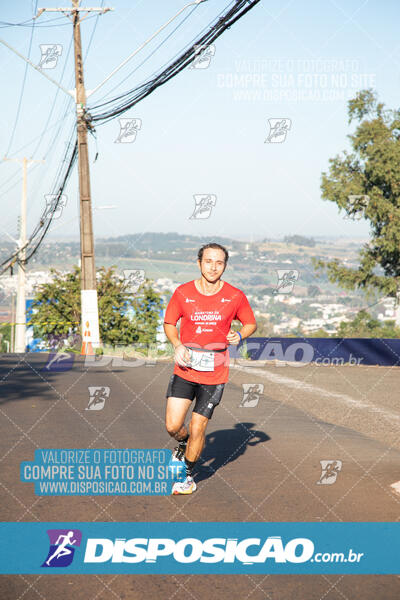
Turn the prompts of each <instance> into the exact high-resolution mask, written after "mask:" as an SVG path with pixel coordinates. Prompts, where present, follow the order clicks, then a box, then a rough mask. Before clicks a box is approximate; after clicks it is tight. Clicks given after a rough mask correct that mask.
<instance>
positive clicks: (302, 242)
mask: <svg viewBox="0 0 400 600" xmlns="http://www.w3.org/2000/svg"><path fill="white" fill-rule="evenodd" d="M283 241H284V242H286V244H296V246H309V247H310V248H314V246H315V240H313V239H312V238H307V237H304V235H286V236H285V237H284V238H283Z"/></svg>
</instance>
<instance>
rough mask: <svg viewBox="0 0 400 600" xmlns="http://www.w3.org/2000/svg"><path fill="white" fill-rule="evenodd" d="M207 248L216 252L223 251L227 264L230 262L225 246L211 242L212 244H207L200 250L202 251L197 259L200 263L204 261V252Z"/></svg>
mask: <svg viewBox="0 0 400 600" xmlns="http://www.w3.org/2000/svg"><path fill="white" fill-rule="evenodd" d="M207 248H214V249H215V250H222V252H223V253H224V254H225V264H226V263H227V262H228V258H229V254H228V250H227V249H226V248H224V246H221V244H217V243H216V242H211V243H210V244H205V245H204V246H202V247H201V248H200V250H199V251H198V253H197V258H198V259H199V261H200V262H201V261H202V259H203V252H204V250H207Z"/></svg>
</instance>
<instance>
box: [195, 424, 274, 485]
mask: <svg viewBox="0 0 400 600" xmlns="http://www.w3.org/2000/svg"><path fill="white" fill-rule="evenodd" d="M255 425H256V424H255V423H235V426H234V427H233V428H232V429H221V430H219V431H214V432H213V433H209V434H208V435H206V443H205V446H204V450H203V453H202V455H201V459H200V462H201V465H199V466H198V470H197V474H196V481H203V480H204V479H208V478H209V477H211V476H212V475H214V473H215V472H216V471H218V469H219V468H220V467H222V466H224V465H226V464H228V463H230V462H233V461H234V460H236V459H237V458H239V456H242V454H244V453H245V452H246V450H247V447H248V446H256V445H257V444H262V443H263V442H268V440H270V439H271V438H270V437H269V435H267V434H266V433H265V432H264V431H259V430H257V429H253V427H254V426H255Z"/></svg>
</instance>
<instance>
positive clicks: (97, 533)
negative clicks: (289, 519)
mask: <svg viewBox="0 0 400 600" xmlns="http://www.w3.org/2000/svg"><path fill="white" fill-rule="evenodd" d="M0 528H1V539H2V544H1V550H0V573H3V574H5V573H7V574H11V573H26V574H28V573H41V574H43V575H44V574H51V573H56V574H62V573H65V574H72V573H88V574H90V573H98V574H100V573H102V574H106V573H126V574H127V573H134V574H145V573H162V574H167V573H170V574H179V573H188V574H195V573H204V574H205V573H207V574H231V573H232V574H233V573H236V574H245V573H287V574H291V573H294V574H303V573H304V574H305V573H319V574H321V573H342V574H346V573H347V574H400V564H399V563H400V523H397V522H396V523H254V522H252V523H162V522H160V523H132V522H129V523H128V522H127V523H58V522H57V523H21V522H18V523H2V524H1V525H0Z"/></svg>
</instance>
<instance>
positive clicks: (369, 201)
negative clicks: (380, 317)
mask: <svg viewBox="0 0 400 600" xmlns="http://www.w3.org/2000/svg"><path fill="white" fill-rule="evenodd" d="M348 115H349V124H350V123H352V122H353V121H354V120H355V121H356V122H357V123H358V124H357V126H356V129H355V131H354V133H353V134H352V135H349V136H348V137H349V139H350V142H351V146H352V152H346V151H344V152H343V153H342V155H337V156H336V157H335V158H333V159H330V161H329V163H330V167H329V173H328V174H327V173H322V181H321V190H322V198H323V199H324V200H328V201H330V202H335V203H336V204H337V205H338V207H339V210H340V211H342V210H343V211H344V212H345V213H346V215H347V216H348V217H349V218H352V219H361V218H362V219H365V220H367V221H369V224H370V227H371V233H370V240H369V242H368V243H366V244H365V245H364V246H363V248H362V249H361V250H360V252H359V266H358V267H357V268H355V269H353V268H349V267H346V266H344V265H341V264H340V263H339V260H338V259H335V260H331V261H328V262H326V261H323V260H315V259H314V261H313V262H314V265H315V266H316V267H317V269H323V270H326V271H327V273H328V278H329V279H330V281H331V282H333V283H339V284H340V285H341V286H342V287H344V288H345V289H348V290H354V289H361V290H362V291H363V292H364V293H365V294H366V295H367V296H373V295H384V296H391V297H397V298H399V295H400V294H399V292H400V169H399V166H400V111H399V110H387V109H385V107H384V104H382V103H380V102H378V100H377V96H376V94H375V93H374V92H373V91H372V90H363V91H360V92H359V93H358V94H357V95H356V97H355V98H354V99H353V100H350V101H349V103H348Z"/></svg>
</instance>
